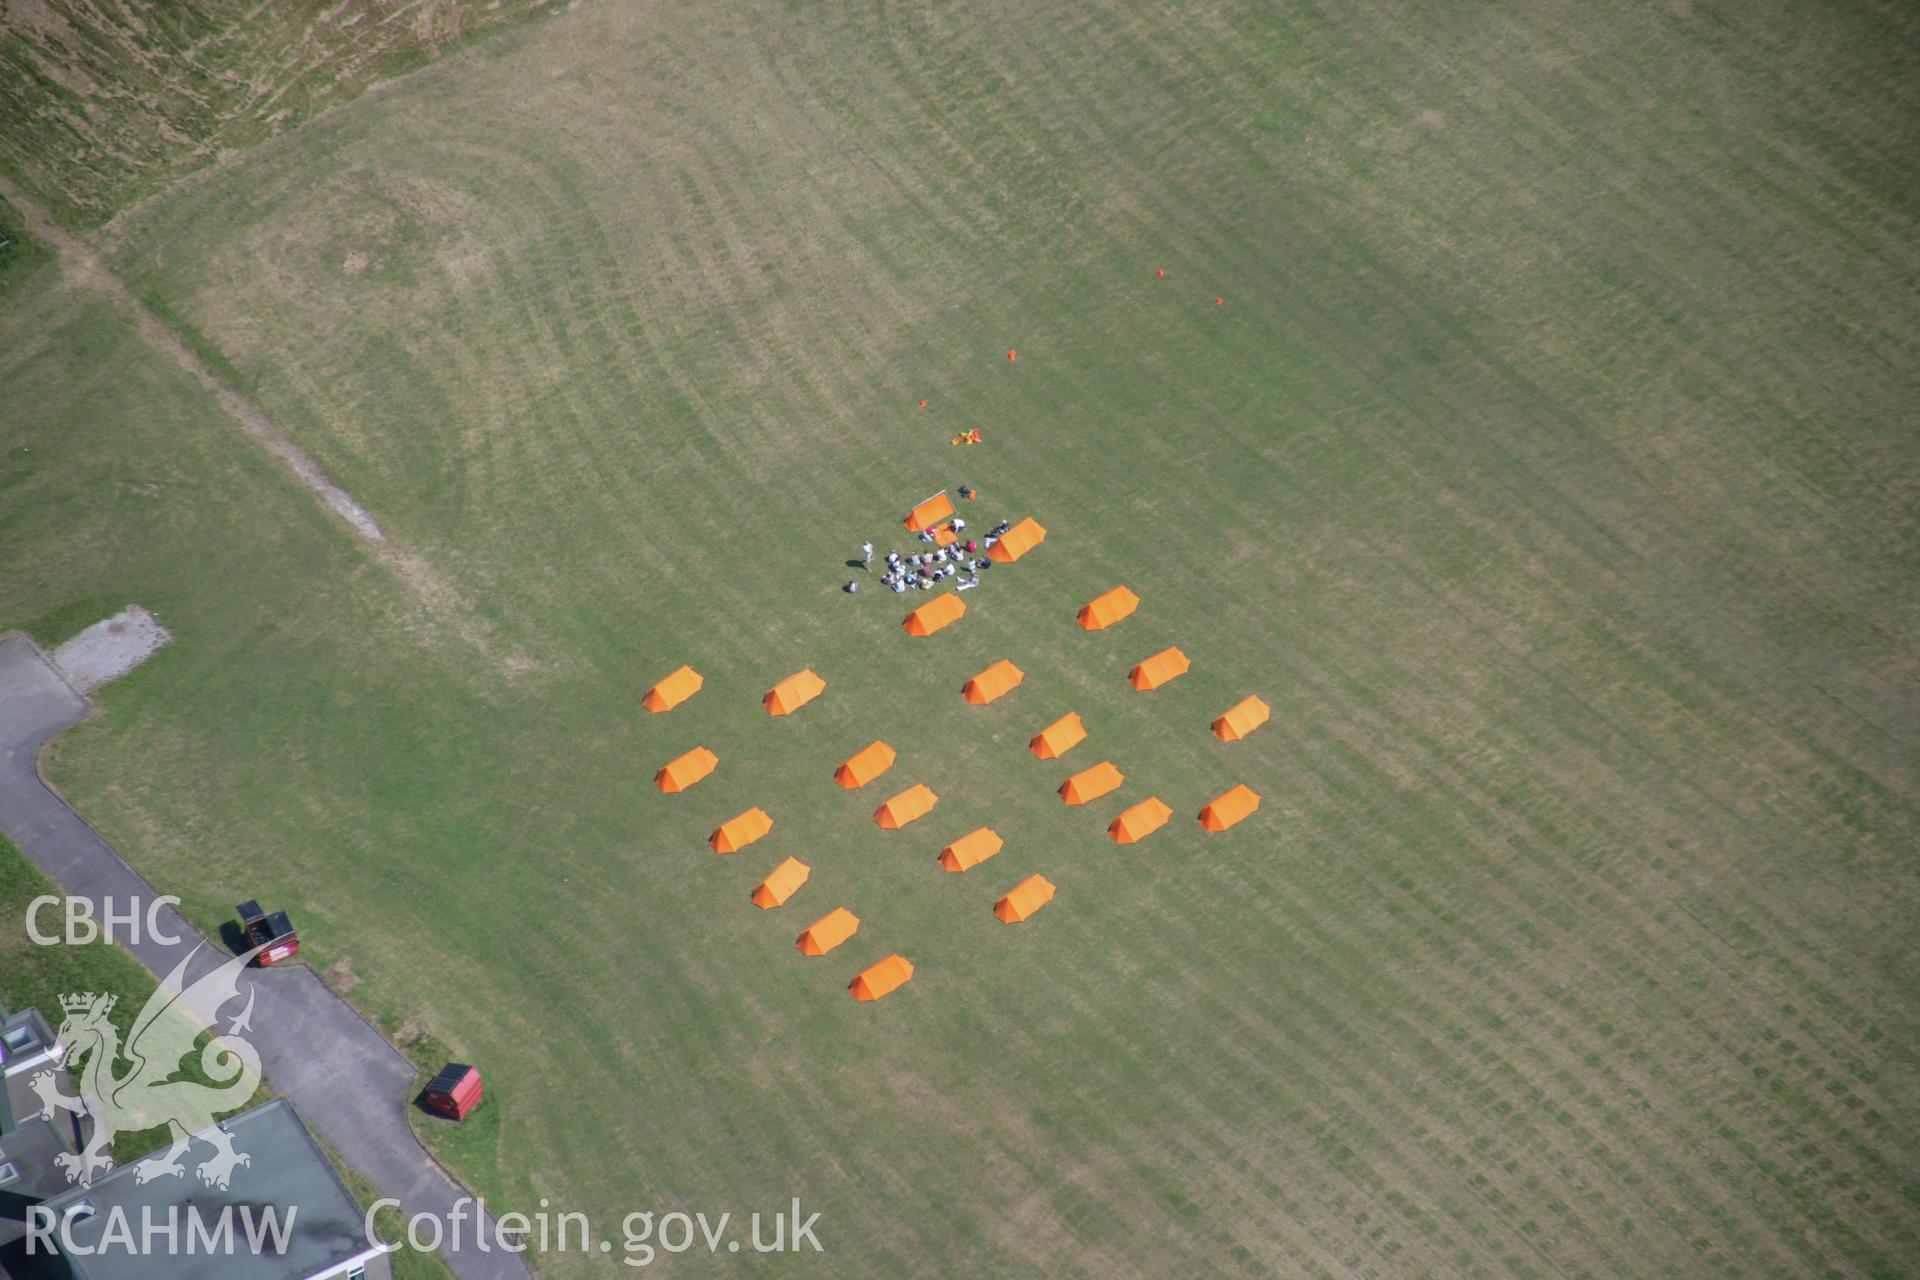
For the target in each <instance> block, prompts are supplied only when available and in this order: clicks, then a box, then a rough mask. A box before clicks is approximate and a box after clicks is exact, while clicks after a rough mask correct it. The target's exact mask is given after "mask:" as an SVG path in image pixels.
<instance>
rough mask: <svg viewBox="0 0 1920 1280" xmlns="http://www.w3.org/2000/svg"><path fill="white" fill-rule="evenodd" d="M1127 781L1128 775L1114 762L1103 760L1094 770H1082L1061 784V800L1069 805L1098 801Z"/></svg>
mask: <svg viewBox="0 0 1920 1280" xmlns="http://www.w3.org/2000/svg"><path fill="white" fill-rule="evenodd" d="M1126 780H1127V777H1126V775H1125V774H1123V773H1121V772H1120V771H1119V770H1118V769H1116V768H1114V767H1113V761H1111V760H1102V761H1101V762H1100V763H1099V764H1097V765H1095V766H1093V768H1091V769H1082V770H1081V771H1080V772H1079V773H1076V774H1074V775H1073V776H1072V777H1071V778H1068V779H1067V780H1066V781H1065V782H1063V783H1061V784H1060V798H1061V799H1062V800H1065V801H1066V802H1067V803H1068V804H1085V803H1086V802H1087V801H1089V800H1098V799H1099V798H1100V797H1101V796H1103V795H1106V794H1107V793H1108V792H1109V791H1112V790H1113V789H1114V788H1115V787H1117V786H1119V785H1120V784H1121V783H1123V782H1125V781H1126Z"/></svg>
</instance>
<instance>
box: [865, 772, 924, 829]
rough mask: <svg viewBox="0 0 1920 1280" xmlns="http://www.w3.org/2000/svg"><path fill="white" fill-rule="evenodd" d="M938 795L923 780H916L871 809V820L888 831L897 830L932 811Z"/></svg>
mask: <svg viewBox="0 0 1920 1280" xmlns="http://www.w3.org/2000/svg"><path fill="white" fill-rule="evenodd" d="M939 803H940V797H939V796H937V795H935V794H933V788H931V787H929V786H928V785H927V784H926V783H924V782H917V783H915V784H914V785H913V786H911V787H908V788H907V789H906V790H905V791H902V792H901V793H900V794H899V795H897V796H895V797H894V798H893V799H891V800H889V801H887V802H886V803H885V804H883V805H881V806H880V807H879V808H878V809H875V810H874V811H873V820H874V821H875V822H877V823H879V824H880V825H881V826H883V827H885V828H886V829H887V830H889V831H897V830H899V829H900V828H901V827H904V826H906V825H907V824H908V823H909V822H912V821H913V820H914V819H915V818H924V817H926V816H927V815H928V814H929V813H932V812H933V806H934V805H936V804H939Z"/></svg>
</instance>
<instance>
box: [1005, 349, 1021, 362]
mask: <svg viewBox="0 0 1920 1280" xmlns="http://www.w3.org/2000/svg"><path fill="white" fill-rule="evenodd" d="M1019 355H1020V353H1019V352H1018V351H1009V352H1007V359H1009V360H1013V359H1016V358H1018V357H1019Z"/></svg>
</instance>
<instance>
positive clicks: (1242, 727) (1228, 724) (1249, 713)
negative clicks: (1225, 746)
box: [1213, 698, 1272, 742]
mask: <svg viewBox="0 0 1920 1280" xmlns="http://www.w3.org/2000/svg"><path fill="white" fill-rule="evenodd" d="M1271 714H1272V712H1271V711H1269V710H1268V709H1267V704H1266V703H1264V702H1262V701H1260V699H1258V698H1242V699H1241V700H1240V701H1239V702H1236V703H1234V705H1233V707H1232V708H1231V709H1230V710H1229V711H1228V712H1227V714H1225V715H1223V716H1221V717H1220V718H1219V719H1218V720H1215V721H1214V722H1213V736H1214V737H1216V738H1218V739H1220V741H1222V742H1238V741H1240V739H1242V738H1244V737H1246V736H1247V735H1248V734H1250V733H1252V732H1253V731H1254V730H1255V729H1258V728H1259V727H1260V726H1261V725H1263V724H1265V723H1266V722H1267V717H1268V716H1269V715H1271Z"/></svg>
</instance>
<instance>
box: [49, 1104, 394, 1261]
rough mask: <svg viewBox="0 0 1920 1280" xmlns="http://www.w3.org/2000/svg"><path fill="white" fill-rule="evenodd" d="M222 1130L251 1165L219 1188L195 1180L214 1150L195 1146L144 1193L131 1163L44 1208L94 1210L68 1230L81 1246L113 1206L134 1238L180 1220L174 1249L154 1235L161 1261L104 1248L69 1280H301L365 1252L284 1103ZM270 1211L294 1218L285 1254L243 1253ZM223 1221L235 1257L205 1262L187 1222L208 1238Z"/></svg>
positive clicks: (102, 1227) (346, 1204)
mask: <svg viewBox="0 0 1920 1280" xmlns="http://www.w3.org/2000/svg"><path fill="white" fill-rule="evenodd" d="M220 1127H221V1128H222V1129H225V1130H226V1131H227V1132H228V1133H229V1134H231V1135H232V1136H233V1146H234V1150H235V1151H237V1152H244V1153H245V1154H246V1155H248V1156H250V1157H251V1158H252V1163H251V1164H249V1165H247V1166H245V1167H242V1168H238V1169H235V1170H234V1171H233V1178H232V1182H231V1184H230V1185H229V1188H228V1189H227V1190H225V1191H219V1190H215V1189H213V1188H211V1187H208V1186H207V1185H206V1184H205V1183H203V1182H201V1181H200V1179H199V1178H198V1176H197V1175H196V1166H197V1165H198V1164H199V1163H200V1162H201V1161H202V1160H204V1159H206V1157H207V1156H208V1155H209V1154H211V1149H210V1148H209V1147H207V1146H206V1144H204V1143H195V1144H194V1146H193V1148H192V1149H191V1150H190V1151H189V1152H188V1154H187V1155H186V1156H185V1157H184V1158H183V1160H182V1163H183V1164H185V1165H186V1172H185V1173H183V1174H181V1175H179V1176H177V1177H174V1176H168V1177H160V1178H155V1179H153V1180H152V1181H150V1182H148V1183H146V1184H145V1185H144V1186H143V1185H141V1184H139V1183H138V1182H136V1181H135V1178H134V1170H135V1168H136V1167H137V1162H136V1163H135V1164H128V1165H123V1166H121V1167H119V1168H116V1169H114V1170H113V1171H112V1172H111V1173H108V1174H106V1175H105V1176H103V1177H101V1178H99V1179H97V1180H95V1182H94V1184H93V1185H92V1186H91V1187H74V1188H71V1189H69V1190H67V1191H66V1192H64V1193H63V1194H61V1195H59V1196H56V1197H54V1198H53V1199H51V1200H49V1201H48V1202H47V1204H48V1207H49V1208H51V1209H53V1210H55V1211H56V1212H63V1213H64V1212H68V1211H70V1209H71V1208H72V1206H74V1205H75V1204H76V1203H78V1202H79V1201H82V1200H84V1201H86V1202H87V1204H89V1205H90V1206H91V1207H92V1208H93V1210H94V1212H93V1214H92V1215H91V1216H88V1217H85V1218H84V1219H81V1220H78V1221H75V1222H74V1223H73V1225H72V1226H71V1228H70V1231H71V1234H72V1237H73V1239H74V1241H75V1243H76V1244H79V1245H82V1246H86V1247H96V1246H98V1245H99V1244H100V1243H101V1240H102V1237H103V1236H105V1235H106V1233H107V1231H108V1229H109V1226H110V1224H111V1222H112V1219H113V1217H114V1210H115V1209H118V1210H119V1211H120V1216H121V1218H122V1219H123V1220H124V1221H125V1222H126V1223H127V1224H128V1226H129V1227H130V1228H131V1229H132V1231H133V1233H134V1237H135V1239H136V1241H137V1240H138V1237H139V1234H140V1227H141V1223H142V1222H143V1221H145V1220H151V1221H154V1222H159V1223H164V1222H166V1221H168V1220H169V1215H170V1214H172V1215H174V1216H175V1219H176V1220H177V1221H178V1222H179V1223H180V1226H181V1229H180V1232H179V1237H180V1239H179V1241H178V1243H177V1244H176V1246H175V1247H174V1249H173V1250H172V1251H171V1252H166V1251H165V1249H164V1237H160V1240H161V1241H162V1255H161V1256H160V1257H151V1256H146V1257H143V1256H140V1255H139V1254H138V1253H137V1252H134V1251H129V1250H127V1249H124V1248H110V1249H108V1250H107V1251H103V1252H96V1253H93V1254H91V1255H88V1256H76V1257H73V1258H70V1259H69V1262H70V1264H71V1266H72V1269H73V1274H74V1276H75V1277H76V1280H154V1277H155V1276H158V1275H165V1276H166V1277H168V1280H302V1278H304V1277H307V1276H312V1275H315V1274H316V1273H319V1272H323V1271H325V1270H326V1269H327V1268H329V1267H334V1266H338V1265H339V1264H341V1263H343V1262H346V1261H348V1260H349V1259H352V1258H355V1257H358V1256H360V1255H362V1254H365V1253H366V1252H367V1251H368V1250H369V1249H370V1248H371V1246H370V1245H369V1243H368V1241H367V1238H366V1233H365V1228H364V1225H363V1215H362V1213H361V1210H360V1207H359V1206H358V1205H356V1204H355V1203H354V1200H353V1197H352V1196H351V1195H349V1194H348V1193H347V1189H346V1187H345V1186H343V1185H342V1184H341V1182H340V1178H339V1175H337V1174H336V1173H335V1172H334V1171H333V1166H332V1165H331V1164H329V1163H328V1162H327V1158H326V1157H325V1156H324V1155H322V1154H321V1152H320V1148H319V1147H318V1146H316V1145H315V1144H314V1141H313V1136H312V1135H311V1134H309V1133H308V1132H307V1126H306V1125H305V1124H304V1123H302V1121H301V1119H300V1117H299V1115H298V1114H297V1113H296V1112H295V1111H294V1109H293V1105H292V1104H291V1103H289V1102H287V1101H286V1099H284V1098H277V1099H275V1100H274V1101H272V1102H268V1103H264V1104H262V1105H261V1106H258V1107H255V1108H254V1109H253V1110H251V1111H245V1112H242V1113H241V1114H239V1115H237V1116H233V1117H230V1118H229V1119H226V1120H223V1121H221V1123H220ZM269 1208H271V1209H272V1210H273V1211H274V1212H275V1213H276V1214H277V1215H278V1220H279V1221H280V1222H282V1223H287V1222H289V1220H290V1221H291V1224H292V1225H291V1230H290V1231H289V1232H288V1233H287V1239H286V1250H285V1252H284V1253H280V1254H276V1253H273V1252H271V1243H270V1237H268V1239H269V1244H268V1246H267V1248H266V1249H263V1251H262V1252H260V1253H252V1252H249V1251H248V1244H247V1239H248V1237H247V1229H246V1228H247V1224H248V1222H255V1223H259V1222H261V1221H262V1217H261V1215H262V1213H263V1211H265V1210H267V1209H269ZM223 1214H224V1215H228V1218H227V1220H228V1221H230V1222H231V1223H232V1226H233V1237H234V1241H235V1243H234V1248H233V1251H232V1252H231V1253H226V1252H219V1253H214V1254H211V1255H209V1254H208V1253H207V1252H206V1250H205V1247H204V1246H202V1247H201V1248H200V1249H199V1251H198V1252H194V1253H188V1252H187V1243H186V1241H187V1236H188V1232H187V1222H188V1220H189V1218H190V1217H194V1218H197V1219H198V1221H199V1222H200V1223H201V1224H203V1227H204V1229H205V1230H208V1231H214V1230H217V1229H218V1226H219V1224H220V1222H221V1221H222V1215H223Z"/></svg>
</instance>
